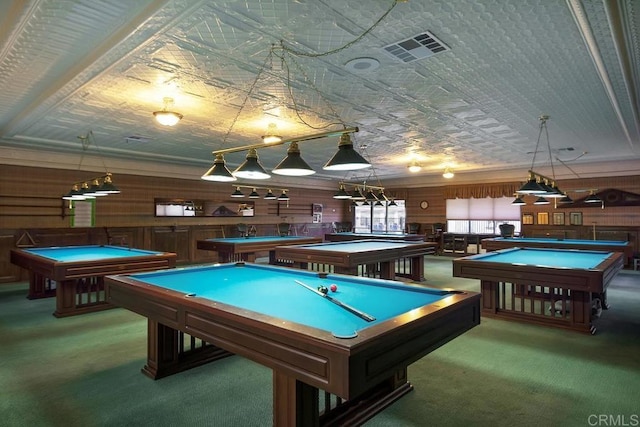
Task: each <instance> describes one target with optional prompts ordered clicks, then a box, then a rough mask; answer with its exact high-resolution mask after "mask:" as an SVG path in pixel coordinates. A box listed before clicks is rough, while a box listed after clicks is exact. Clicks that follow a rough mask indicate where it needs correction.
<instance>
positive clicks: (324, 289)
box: [318, 286, 329, 295]
mask: <svg viewBox="0 0 640 427" xmlns="http://www.w3.org/2000/svg"><path fill="white" fill-rule="evenodd" d="M318 291H320V292H321V293H323V294H325V295H326V294H328V293H329V289H328V288H327V287H326V286H318Z"/></svg>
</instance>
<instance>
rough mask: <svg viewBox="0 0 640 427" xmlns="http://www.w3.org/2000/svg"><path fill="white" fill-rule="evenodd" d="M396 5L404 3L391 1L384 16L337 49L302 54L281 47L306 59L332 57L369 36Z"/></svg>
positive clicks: (399, 0) (396, 0)
mask: <svg viewBox="0 0 640 427" xmlns="http://www.w3.org/2000/svg"><path fill="white" fill-rule="evenodd" d="M398 3H404V1H402V0H393V3H391V7H389V9H388V10H387V11H386V12H385V13H384V14H382V16H381V17H380V18H378V20H377V21H376V22H375V23H374V24H373V25H372V26H371V27H369V28H368V29H367V30H366V31H365V32H364V33H362V34H360V35H359V36H358V37H356V38H355V39H354V40H352V41H350V42H349V43H347V44H345V45H344V46H341V47H338V48H336V49H333V50H329V51H327V52H321V53H310V52H302V51H299V50H295V49H293V48H291V47H286V46H284V45H283V46H282V47H283V49H285V50H286V51H287V52H289V53H291V54H292V55H296V56H306V57H309V58H319V57H322V56H328V55H333V54H334V53H338V52H342V51H343V50H345V49H347V48H349V47H351V46H353V45H354V44H356V43H358V42H359V41H360V40H362V39H363V38H364V37H365V36H366V35H367V34H369V33H370V32H371V31H373V29H374V28H376V27H377V26H378V25H379V24H380V23H381V22H382V21H383V20H384V18H386V17H387V15H388V14H389V13H391V11H392V10H393V8H394V7H396V5H397V4H398Z"/></svg>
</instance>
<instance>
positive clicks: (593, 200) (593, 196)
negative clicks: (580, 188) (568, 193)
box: [584, 190, 602, 203]
mask: <svg viewBox="0 0 640 427" xmlns="http://www.w3.org/2000/svg"><path fill="white" fill-rule="evenodd" d="M584 202H585V203H602V199H601V198H600V197H598V196H597V195H596V193H595V191H594V190H590V191H589V195H588V196H587V198H586V199H584Z"/></svg>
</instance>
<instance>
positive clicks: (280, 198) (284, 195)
mask: <svg viewBox="0 0 640 427" xmlns="http://www.w3.org/2000/svg"><path fill="white" fill-rule="evenodd" d="M288 200H289V196H288V195H287V190H282V193H281V194H280V195H279V196H278V201H279V202H282V201H288Z"/></svg>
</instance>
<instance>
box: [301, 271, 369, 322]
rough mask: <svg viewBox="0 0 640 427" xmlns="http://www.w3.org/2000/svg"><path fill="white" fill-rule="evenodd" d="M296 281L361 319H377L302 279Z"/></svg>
mask: <svg viewBox="0 0 640 427" xmlns="http://www.w3.org/2000/svg"><path fill="white" fill-rule="evenodd" d="M294 281H295V282H296V283H297V284H298V285H301V286H304V287H305V288H307V289H309V290H310V291H311V292H314V293H316V294H318V295H320V296H321V297H323V298H326V299H328V300H329V301H331V302H332V303H334V304H336V305H338V306H340V307H342V308H344V309H345V310H347V311H350V312H351V313H353V314H355V315H356V316H358V317H360V318H361V319H363V320H366V321H367V322H373V321H374V320H376V318H375V317H373V316H371V315H369V314H367V313H365V312H364V311H360V310H358V309H357V308H354V307H351V306H350V305H348V304H345V303H343V302H342V301H339V300H337V299H335V298H333V297H330V296H329V295H327V294H323V293H322V292H320V291H319V290H317V289H313V288H312V287H311V286H309V285H307V284H306V283H302V282H301V281H299V280H294Z"/></svg>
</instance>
